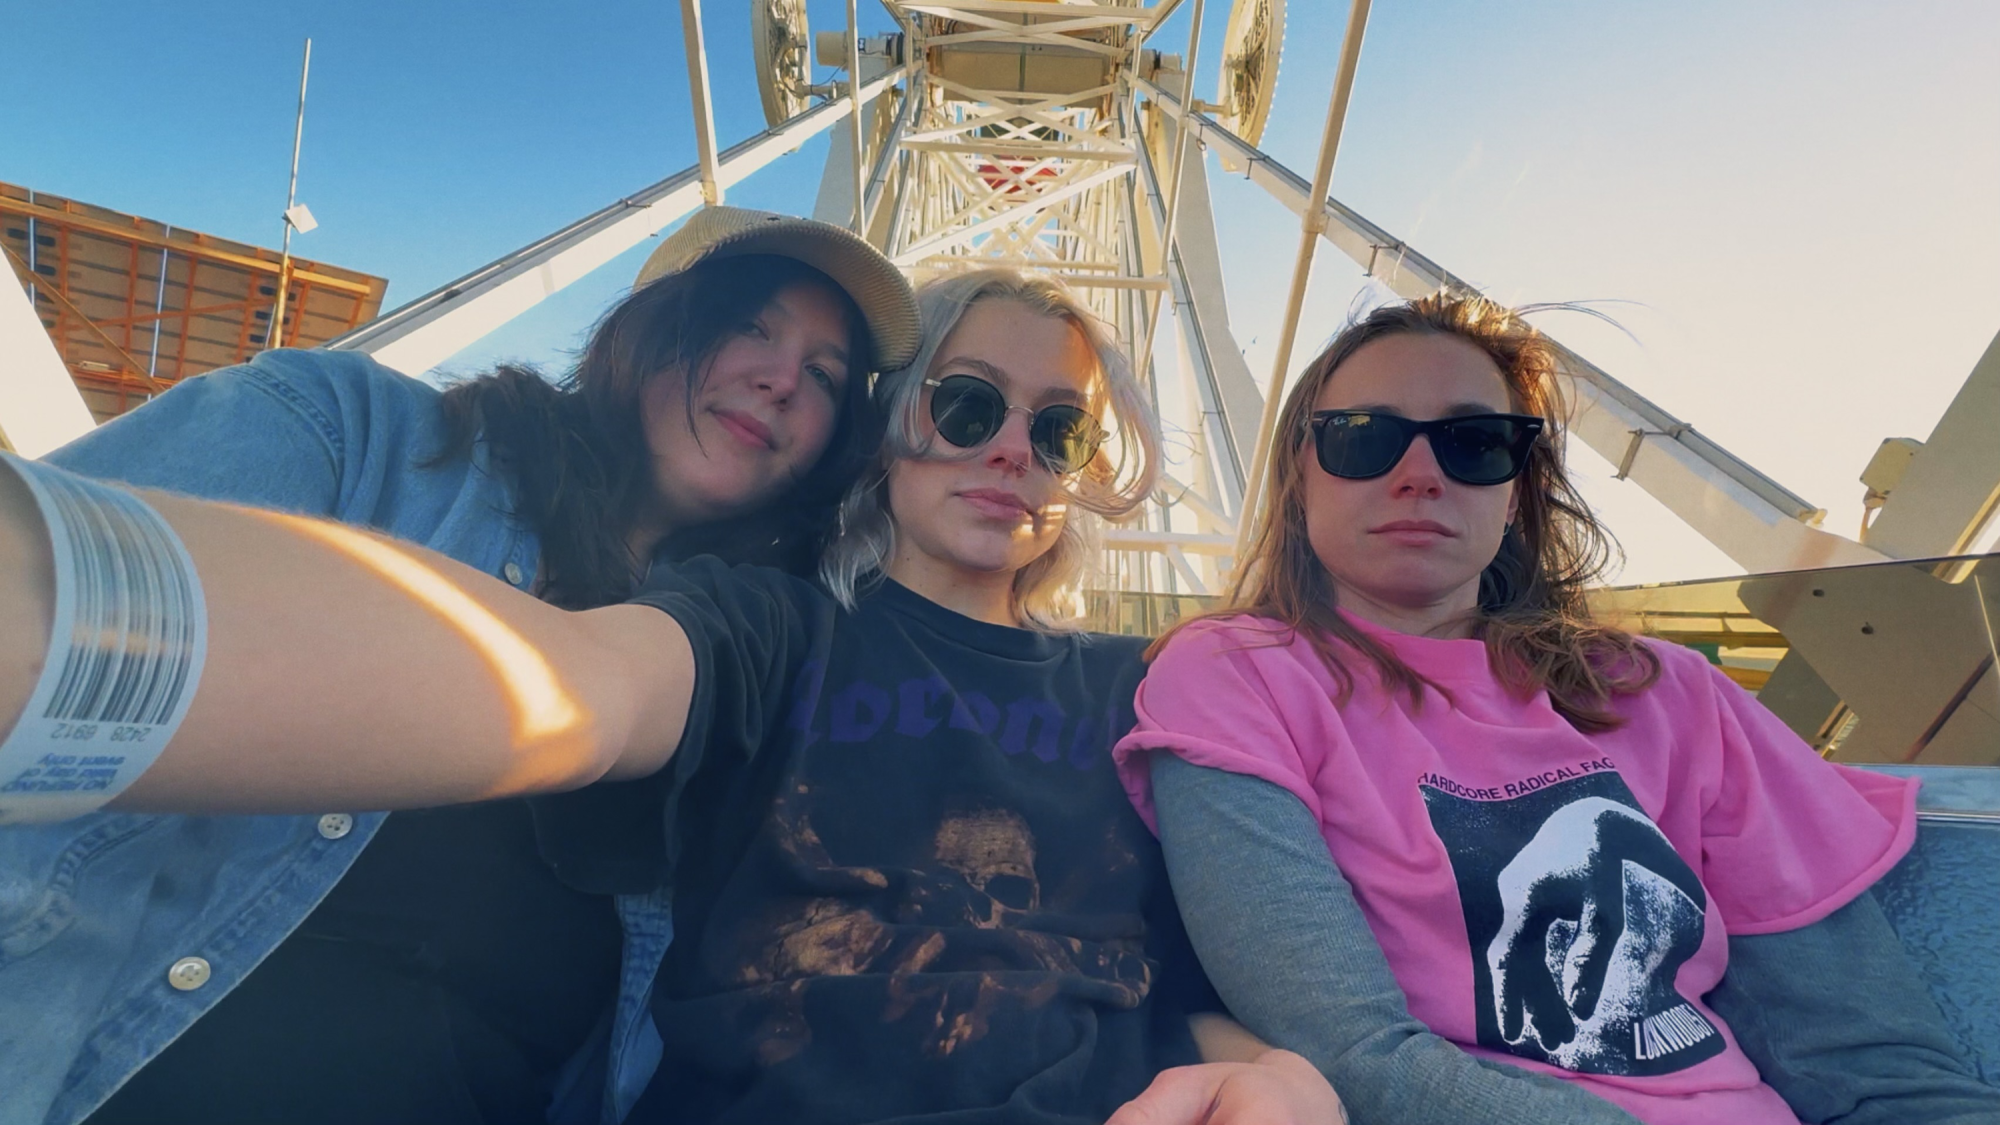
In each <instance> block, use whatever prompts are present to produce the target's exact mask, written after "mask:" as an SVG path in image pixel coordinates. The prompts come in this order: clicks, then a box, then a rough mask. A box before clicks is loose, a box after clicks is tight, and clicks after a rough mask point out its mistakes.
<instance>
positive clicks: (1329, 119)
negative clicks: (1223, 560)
mask: <svg viewBox="0 0 2000 1125" xmlns="http://www.w3.org/2000/svg"><path fill="white" fill-rule="evenodd" d="M1368 5H1369V0H1354V3H1353V6H1352V7H1350V8H1349V9H1348V11H1347V33H1346V36H1345V38H1343V39H1342V40H1341V44H1340V69H1339V70H1338V71H1336V72H1335V75H1334V80H1333V96H1332V98H1331V99H1330V100H1329V101H1328V103H1327V107H1326V130H1325V132H1324V133H1323V134H1321V136H1320V142H1319V162H1318V163H1317V164H1316V165H1315V166H1314V167H1313V182H1312V191H1311V194H1310V195H1308V196H1307V198H1308V199H1325V198H1326V193H1327V189H1328V188H1329V187H1330V186H1331V185H1332V182H1333V160H1334V157H1335V156H1336V155H1337V154H1338V153H1339V151H1340V132H1341V127H1342V126H1343V125H1344V124H1346V122H1347V101H1348V98H1349V96H1350V95H1351V94H1352V93H1353V91H1354V69H1355V66H1356V65H1357V64H1358V63H1359V62H1360V61H1361V37H1362V35H1363V33H1364V32H1366V31H1367V29H1368ZM1181 132H1182V133H1183V134H1185V133H1186V132H1187V130H1186V129H1182V130H1181ZM1325 229H1326V211H1325V209H1324V208H1308V209H1307V211H1306V213H1305V214H1304V216H1302V217H1301V219H1300V222H1299V252H1298V257H1297V258H1296V259H1295V260H1294V261H1293V263H1292V288H1291V293H1290V294H1289V295H1288V296H1287V297H1286V299H1285V319H1284V327H1283V328H1281V329H1279V332H1278V354H1277V356H1276V358H1275V359H1273V360H1272V362H1271V378H1270V381H1269V382H1268V383H1267V384H1266V389H1265V391H1264V415H1263V417H1262V418H1261V419H1260V420H1259V421H1258V423H1257V452H1256V453H1255V454H1253V455H1252V456H1251V458H1250V477H1249V479H1248V480H1247V481H1246V482H1245V483H1244V490H1243V518H1242V519H1240V520H1238V521H1237V526H1236V539H1237V547H1238V553H1237V558H1239V559H1241V558H1242V557H1243V554H1242V550H1243V549H1245V548H1248V547H1249V545H1250V535H1251V532H1252V530H1253V529H1254V528H1255V527H1256V525H1257V503H1258V500H1259V499H1260V498H1261V494H1262V492H1263V489H1264V468H1265V465H1266V463H1267V462H1269V461H1270V459H1271V441H1272V433H1271V431H1272V429H1273V428H1275V425H1276V423H1277V420H1278V402H1279V400H1280V399H1282V398H1283V397H1284V393H1285V375H1286V372H1287V371H1288V369H1289V368H1290V367H1291V363H1292V342H1293V340H1294V339H1295V338H1296V337H1297V336H1298V331H1299V310H1300V308H1301V307H1302V306H1303V305H1304V304H1305V299H1306V284H1307V282H1309V281H1310V280H1311V278H1312V262H1313V252H1314V251H1316V250H1318V249H1319V236H1320V232H1321V231H1323V230H1325Z"/></svg>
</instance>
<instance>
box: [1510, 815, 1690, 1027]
mask: <svg viewBox="0 0 2000 1125" xmlns="http://www.w3.org/2000/svg"><path fill="white" fill-rule="evenodd" d="M1630 869H1637V870H1638V871H1643V872H1647V873H1650V874H1651V875H1652V876H1653V877H1655V879H1656V880H1657V881H1658V882H1659V884H1660V885H1661V886H1662V887H1663V888H1666V887H1671V888H1672V889H1671V890H1667V891H1666V893H1667V894H1668V895H1670V896H1673V891H1674V890H1678V891H1679V892H1680V895H1679V896H1673V897H1681V896H1685V898H1686V902H1685V903H1684V904H1680V905H1679V906H1678V907H1677V909H1676V910H1674V911H1673V912H1671V913H1670V916H1668V917H1662V918H1653V917H1650V916H1648V917H1647V918H1646V919H1645V920H1646V921H1647V922H1648V923H1650V924H1651V926H1652V927H1653V928H1659V929H1662V930H1663V932H1662V934H1659V935H1654V936H1653V937H1651V938H1648V939H1647V940H1648V941H1649V942H1657V943H1658V944H1662V945H1666V946H1672V945H1674V944H1675V938H1676V937H1677V936H1678V935H1679V934H1680V933H1681V932H1682V931H1684V930H1686V929H1687V928H1688V927H1690V926H1692V927H1694V929H1693V930H1692V933H1693V935H1694V940H1693V944H1694V945H1698V944H1699V934H1700V930H1699V926H1700V923H1701V917H1702V911H1703V910H1704V909H1705V907H1706V906H1707V901H1708V900H1707V895H1706V892H1705V891H1703V890H1702V887H1701V883H1700V882H1699V881H1698V880H1697V879H1696V878H1695V874H1694V872H1693V871H1692V870H1690V869H1689V868H1688V865H1687V861H1686V860H1683V859H1682V858H1681V857H1680V855H1679V854H1678V853H1677V852H1675V851H1674V848H1673V845H1672V844H1670V843H1669V842H1668V841H1667V838H1666V837H1665V836H1664V835H1662V834H1661V832H1660V830H1659V828H1658V827H1657V826H1656V825H1654V824H1653V822H1652V821H1650V820H1647V819H1646V818H1645V817H1644V816H1643V815H1642V814H1640V813H1639V812H1637V811H1636V810H1633V809H1631V808H1628V807H1626V806H1625V805H1622V804H1619V803H1617V802H1615V801H1610V800H1605V799H1603V798H1590V799H1587V800H1582V801H1577V802H1575V803H1573V804H1571V805H1569V806H1567V807H1565V808H1563V809H1561V810H1559V811H1558V812H1556V813H1555V814H1554V815H1552V816H1551V817H1550V818H1549V820H1548V822H1547V823H1546V824H1544V825H1543V827H1542V830H1541V832H1539V833H1538V834H1537V835H1536V836H1535V838H1534V839H1533V840H1531V841H1529V843H1528V845H1527V846H1526V847H1524V848H1522V849H1521V852H1520V854H1518V855H1516V856H1515V857H1514V859H1513V860H1512V861H1511V862H1510V863H1509V864H1508V865H1507V866H1506V867H1505V868H1504V869H1502V870H1501V872H1500V875H1499V885H1500V901H1501V906H1502V908H1503V910H1504V911H1505V916H1504V919H1503V921H1502V923H1501V926H1500V931H1499V933H1497V934H1496V935H1495V936H1494V938H1493V941H1492V942H1491V943H1490V944H1489V945H1488V947H1487V951H1486V956H1487V963H1488V965H1489V966H1490V968H1491V970H1492V981H1493V990H1494V993H1495V996H1494V999H1495V1007H1496V1009H1497V1011H1498V1014H1499V1022H1500V1034H1501V1036H1502V1037H1503V1038H1505V1039H1506V1040H1507V1042H1509V1043H1514V1044H1519V1043H1523V1042H1525V1041H1527V1040H1528V1039H1530V1038H1533V1039H1534V1040H1535V1041H1536V1042H1537V1043H1539V1045H1540V1046H1541V1048H1542V1050H1544V1051H1547V1052H1555V1051H1557V1050H1560V1049H1562V1048H1564V1047H1566V1046H1568V1045H1569V1044H1570V1042H1571V1040H1573V1039H1575V1038H1576V1037H1577V1034H1578V1030H1579V1026H1580V1025H1581V1024H1583V1023H1585V1022H1586V1021H1588V1020H1590V1019H1591V1017H1592V1016H1594V1015H1595V1014H1596V1012H1597V1007H1598V1001H1599V1000H1600V999H1601V998H1602V996H1603V992H1604V989H1605V977H1606V974H1607V972H1608V971H1609V969H1610V967H1611V963H1612V959H1613V953H1614V951H1615V950H1616V949H1617V947H1618V943H1619V940H1620V938H1622V937H1624V936H1626V929H1627V926H1628V919H1627V917H1626V906H1627V903H1626V900H1627V898H1628V897H1631V895H1630V892H1629V889H1628V887H1627V883H1628V882H1629V881H1630V880H1631V879H1633V878H1634V877H1636V876H1635V874H1634V871H1633V870H1630ZM1676 923H1678V925H1676ZM1692 953H1693V948H1692V947H1690V948H1688V949H1687V950H1685V951H1682V952H1681V953H1680V954H1679V959H1678V960H1674V961H1673V962H1672V963H1671V964H1670V965H1667V966H1665V967H1664V970H1663V974H1662V975H1663V976H1664V977H1665V980H1666V987H1667V988H1668V989H1669V990H1671V985H1672V979H1673V972H1674V970H1677V969H1678V968H1679V967H1680V962H1681V961H1685V960H1686V959H1687V957H1688V956H1689V955H1691V954H1692ZM1624 983H1625V985H1626V986H1627V987H1641V988H1643V987H1646V986H1648V985H1650V984H1651V983H1652V982H1651V981H1650V980H1636V981H1626V982H1624ZM1621 999H1622V998H1621Z"/></svg>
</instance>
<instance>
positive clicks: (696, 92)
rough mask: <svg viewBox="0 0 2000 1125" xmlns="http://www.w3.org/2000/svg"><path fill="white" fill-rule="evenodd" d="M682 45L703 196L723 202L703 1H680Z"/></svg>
mask: <svg viewBox="0 0 2000 1125" xmlns="http://www.w3.org/2000/svg"><path fill="white" fill-rule="evenodd" d="M681 46H682V47H684V48H686V50H687V74H688V98H689V101H690V102H691V103H692V104H691V105H690V106H689V107H688V108H689V112H690V116H692V117H693V118H694V144H695V148H696V150H698V151H699V153H700V165H699V167H700V168H701V199H702V202H703V203H706V204H708V205H709V206H710V207H713V206H715V205H716V204H718V203H721V202H722V178H721V176H720V175H719V174H718V172H717V170H716V156H715V108H714V106H713V104H712V103H711V102H710V100H709V94H708V44H707V41H706V40H705V39H704V38H703V36H702V31H701V0H681Z"/></svg>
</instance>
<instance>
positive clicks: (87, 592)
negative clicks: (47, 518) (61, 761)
mask: <svg viewBox="0 0 2000 1125" xmlns="http://www.w3.org/2000/svg"><path fill="white" fill-rule="evenodd" d="M42 483H43V485H44V487H46V488H47V489H48V496H49V500H50V502H51V503H52V504H53V505H54V506H56V507H57V508H58V509H59V510H60V512H61V515H62V522H63V523H65V524H67V525H68V527H67V528H66V531H67V533H68V539H69V547H70V552H71V557H72V558H73V559H74V560H75V567H76V569H75V571H74V575H75V581H76V587H75V589H76V620H75V622H74V624H73V625H72V627H71V629H70V636H69V646H68V651H67V652H66V653H64V655H63V656H62V672H61V674H60V677H59V678H58V679H57V680H56V690H55V694H54V695H53V696H52V697H51V698H50V699H49V704H48V709H47V710H46V711H45V712H44V713H43V715H44V717H45V718H49V719H58V720H63V721H68V722H78V723H144V724H147V725H149V726H157V725H159V724H161V723H164V722H166V721H167V720H168V719H169V718H170V717H171V716H172V714H173V711H174V706H175V704H177V703H178V702H180V700H181V696H182V694H183V693H184V692H185V691H186V689H187V686H188V677H189V676H190V675H191V674H192V672H193V670H194V660H195V642H196V636H195V634H196V633H197V632H198V631H199V628H200V626H199V621H200V617H201V606H200V604H199V602H198V600H197V597H196V594H195V589H194V583H193V582H192V581H191V576H190V575H189V574H188V572H187V570H186V569H185V567H183V566H182V565H181V564H180V559H179V551H178V550H177V544H175V543H174V542H173V541H172V540H170V539H168V538H167V536H166V534H165V530H164V528H163V527H162V526H161V524H160V523H159V521H158V520H157V519H148V518H144V515H148V514H150V513H144V514H142V513H140V512H137V511H134V510H135V509H139V507H140V504H139V501H138V499H137V498H136V497H133V496H130V495H127V494H125V493H122V492H103V491H100V492H97V494H96V495H94V496H93V495H86V494H85V493H84V492H83V491H82V490H81V489H79V488H77V487H76V486H75V484H74V483H73V482H71V481H68V480H64V479H62V478H60V477H51V478H49V479H47V480H45V481H43V482H42ZM111 504H115V505H118V506H120V507H124V508H126V509H127V511H125V512H121V513H112V512H109V511H107V510H106V508H107V505H111ZM120 515H122V516H125V517H127V518H122V519H121V518H115V517H116V516H120ZM135 516H136V517H138V518H133V517H135ZM50 655H51V656H53V655H54V653H51V654H50Z"/></svg>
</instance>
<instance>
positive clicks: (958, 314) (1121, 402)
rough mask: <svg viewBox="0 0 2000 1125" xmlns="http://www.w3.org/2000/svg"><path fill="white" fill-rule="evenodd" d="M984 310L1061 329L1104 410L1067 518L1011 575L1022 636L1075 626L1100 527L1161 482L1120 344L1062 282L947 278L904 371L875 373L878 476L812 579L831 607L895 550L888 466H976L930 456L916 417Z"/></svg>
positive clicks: (931, 292) (952, 453) (976, 274)
mask: <svg viewBox="0 0 2000 1125" xmlns="http://www.w3.org/2000/svg"><path fill="white" fill-rule="evenodd" d="M981 301H1014V302H1017V303H1019V304H1021V305H1024V306H1026V307H1027V308H1028V309H1030V310H1032V311H1034V312H1036V313H1039V314H1041V315H1043V316H1049V317H1054V318H1056V319H1059V320H1063V321H1066V322H1068V323H1069V324H1070V325H1071V326H1072V327H1074V328H1075V329H1076V330H1077V331H1078V332H1080V333H1082V334H1083V338H1084V341H1085V342H1086V343H1087V344H1089V346H1090V350H1091V351H1092V353H1094V354H1095V355H1096V357H1097V379H1098V387H1097V388H1096V391H1095V393H1093V394H1092V396H1091V397H1092V398H1093V399H1095V400H1097V401H1099V402H1101V403H1102V404H1103V405H1104V407H1105V408H1106V409H1107V412H1108V417H1104V418H1100V419H1099V420H1100V421H1101V422H1103V423H1104V426H1105V429H1106V431H1107V432H1108V434H1109V435H1110V436H1109V437H1108V438H1107V440H1106V441H1105V443H1104V445H1103V446H1101V447H1100V448H1099V449H1098V451H1097V456H1095V457H1093V458H1092V459H1091V461H1090V463H1089V464H1087V465H1085V466H1084V467H1083V468H1082V469H1081V470H1079V471H1077V472H1075V473H1072V474H1070V475H1069V476H1068V477H1067V478H1065V479H1063V480H1062V481H1061V482H1060V483H1059V489H1060V492H1061V495H1062V496H1063V498H1064V500H1065V501H1066V502H1067V503H1068V505H1069V511H1068V513H1067V515H1066V518H1065V519H1064V520H1063V527H1062V531H1061V533H1060V534H1059V535H1058V536H1057V537H1056V541H1055V543H1054V544H1053V545H1052V546H1051V547H1050V548H1049V550H1048V551H1047V552H1046V553H1044V554H1043V555H1041V556H1040V557H1038V558H1036V559H1035V560H1034V561H1033V562H1031V563H1029V564H1028V565H1026V566H1024V567H1022V568H1021V569H1020V570H1019V571H1017V572H1015V574H1014V589H1013V602H1014V612H1015V617H1016V619H1017V620H1019V621H1020V622H1021V624H1022V625H1023V626H1024V627H1026V628H1030V629H1036V630H1040V631H1044V632H1060V631H1068V630H1074V629H1076V628H1079V627H1080V625H1081V621H1080V620H1079V614H1078V607H1079V603H1080V600H1081V599H1079V598H1078V597H1077V593H1078V591H1079V589H1080V587H1081V586H1082V583H1083V579H1084V577H1085V575H1086V573H1087V572H1088V569H1089V566H1090V564H1091V563H1092V562H1093V561H1094V560H1095V559H1096V557H1097V554H1098V551H1097V546H1098V535H1097V531H1098V525H1099V523H1100V520H1103V519H1109V520H1114V521H1115V520H1120V519H1123V518H1125V517H1126V516H1129V515H1131V514H1132V513H1133V512H1134V511H1136V510H1137V509H1138V507H1139V505H1140V504H1142V503H1144V502H1145V499H1146V497H1147V496H1149V495H1151V494H1152V492H1153V488H1154V485H1155V484H1156V483H1157V481H1158V479H1159V472H1160V469H1159V449H1160V434H1159V424H1158V422H1157V421H1156V420H1155V419H1154V417H1153V412H1152V408H1151V407H1150V405H1149V404H1148V402H1147V398H1146V393H1145V391H1144V390H1143V389H1142V388H1141V387H1140V386H1139V381H1138V380H1137V379H1136V378H1134V377H1133V375H1132V368H1131V365H1130V364H1129V363H1127V362H1126V360H1125V356H1124V355H1123V353H1121V352H1120V351H1119V349H1118V345H1117V344H1116V342H1115V341H1114V340H1113V339H1112V337H1111V334H1110V333H1109V332H1107V331H1106V330H1105V328H1104V326H1103V324H1102V323H1101V322H1100V321H1099V320H1098V319H1097V316H1096V315H1095V314H1094V313H1092V312H1091V311H1090V309H1089V308H1088V307H1087V306H1085V305H1084V304H1083V302H1081V301H1079V300H1077V298H1076V297H1075V296H1074V295H1073V294H1072V293H1071V292H1070V291H1069V289H1068V288H1066V287H1065V286H1063V285H1062V284H1061V283H1060V282H1057V281H1053V280H1050V279H1047V278H1040V277H1028V276H1025V275H1023V274H1021V273H1020V272H1018V271H1016V270H1010V269H981V270H972V271H969V272H965V273H958V274H952V275H949V276H946V277H942V278H939V279H937V280H934V281H930V282H927V283H925V284H924V285H922V286H920V287H919V288H918V289H917V307H918V309H919V310H920V311H921V313H922V315H923V330H924V342H923V347H922V348H921V349H920V350H919V351H918V352H917V357H916V358H915V359H914V360H912V361H911V362H910V365H909V366H908V367H905V368H903V369H902V370H900V371H891V372H887V373H885V374H883V375H882V377H881V378H880V379H879V380H878V381H877V382H876V385H875V401H876V403H877V404H878V406H879V408H880V409H881V410H882V412H883V415H884V418H885V422H886V432H885V434H884V436H883V440H882V452H881V454H880V456H879V458H878V459H877V462H876V465H875V469H874V471H872V472H868V473H864V474H863V475H862V478H861V480H860V481H858V482H857V483H856V484H855V485H854V487H853V488H851V489H849V490H848V493H847V496H846V498H845V499H844V500H842V501H841V505H840V530H839V533H838V534H837V535H836V536H835V538H834V541H833V543H832V545H831V546H829V547H828V548H827V550H826V553H825V554H824V555H823V556H821V559H820V577H821V579H822V581H824V582H825V583H826V586H827V588H828V589H829V590H831V591H832V593H833V595H834V597H835V598H836V599H838V600H839V601H840V603H841V604H842V605H844V606H847V607H848V608H850V609H852V608H853V607H854V604H855V601H856V599H857V598H858V597H859V596H860V594H861V593H862V592H863V591H865V589H866V588H867V587H868V586H869V585H871V584H873V583H874V582H877V581H879V580H880V579H881V576H882V574H883V573H884V571H885V570H886V569H887V567H888V564H889V559H890V558H891V557H892V556H893V555H894V554H895V549H896V521H895V516H894V514H893V513H892V512H890V511H889V468H890V466H892V465H893V464H895V462H897V461H898V460H918V459H949V458H958V457H975V456H977V455H978V454H977V452H976V451H970V450H967V451H960V450H956V449H952V448H950V447H949V446H944V447H939V446H938V445H937V443H936V442H935V441H934V440H933V435H932V434H931V433H930V427H929V426H928V424H927V421H928V420H927V418H926V416H925V415H924V411H923V390H924V376H925V375H927V374H928V373H929V372H930V368H931V364H932V362H933V361H934V360H935V359H936V358H937V352H938V349H939V348H940V347H941V346H943V344H944V341H945V338H946V337H948V336H950V335H951V332H952V329H954V328H956V327H957V326H958V322H959V320H960V318H962V317H963V316H964V315H965V311H966V310H967V309H969V308H971V307H972V306H973V305H976V304H978V303H979V302H981Z"/></svg>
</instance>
